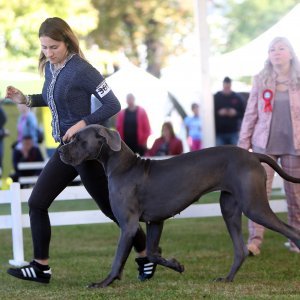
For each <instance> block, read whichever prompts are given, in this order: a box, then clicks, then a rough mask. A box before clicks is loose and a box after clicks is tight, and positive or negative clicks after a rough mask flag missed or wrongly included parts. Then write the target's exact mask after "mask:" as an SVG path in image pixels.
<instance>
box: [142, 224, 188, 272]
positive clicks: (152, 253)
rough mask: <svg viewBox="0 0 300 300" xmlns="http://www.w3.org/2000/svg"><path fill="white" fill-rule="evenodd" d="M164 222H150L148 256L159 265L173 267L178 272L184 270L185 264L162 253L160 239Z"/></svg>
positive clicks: (148, 227)
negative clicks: (163, 255) (164, 256)
mask: <svg viewBox="0 0 300 300" xmlns="http://www.w3.org/2000/svg"><path fill="white" fill-rule="evenodd" d="M163 226H164V223H163V222H148V223H146V227H147V256H148V259H149V260H150V261H151V262H153V263H156V264H158V265H162V266H165V267H168V268H171V269H173V270H175V271H177V272H180V273H181V272H183V271H184V266H183V265H181V264H180V263H179V262H178V261H177V260H176V259H174V258H171V259H165V258H163V257H162V256H161V255H160V251H159V241H160V238H161V234H162V230H163Z"/></svg>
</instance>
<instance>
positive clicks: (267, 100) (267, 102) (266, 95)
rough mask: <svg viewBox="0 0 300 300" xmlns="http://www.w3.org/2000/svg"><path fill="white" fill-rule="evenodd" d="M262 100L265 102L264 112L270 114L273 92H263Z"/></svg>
mask: <svg viewBox="0 0 300 300" xmlns="http://www.w3.org/2000/svg"><path fill="white" fill-rule="evenodd" d="M263 99H264V101H265V107H264V112H271V111H272V104H271V101H272V99H273V91H271V90H269V89H267V90H264V91H263Z"/></svg>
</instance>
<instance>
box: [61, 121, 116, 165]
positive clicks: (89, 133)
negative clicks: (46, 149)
mask: <svg viewBox="0 0 300 300" xmlns="http://www.w3.org/2000/svg"><path fill="white" fill-rule="evenodd" d="M104 145H107V146H108V148H109V149H110V150H112V151H120V150H121V137H120V135H119V133H118V132H117V131H115V130H110V129H108V128H106V127H104V126H101V125H88V126H87V127H85V128H83V129H81V130H80V131H78V132H77V133H76V135H75V136H74V138H73V139H72V141H71V142H69V143H68V144H66V145H63V146H61V147H60V148H59V155H60V158H61V160H62V161H63V162H64V163H66V164H70V165H73V166H76V165H79V164H80V163H82V162H83V161H85V160H92V159H97V158H99V156H100V153H101V151H102V150H103V151H104V148H106V149H107V147H103V146H104Z"/></svg>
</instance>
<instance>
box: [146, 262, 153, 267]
mask: <svg viewBox="0 0 300 300" xmlns="http://www.w3.org/2000/svg"><path fill="white" fill-rule="evenodd" d="M153 265H154V263H152V262H150V263H147V264H144V267H148V266H153Z"/></svg>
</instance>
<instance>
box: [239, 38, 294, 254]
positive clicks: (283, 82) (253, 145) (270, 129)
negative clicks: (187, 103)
mask: <svg viewBox="0 0 300 300" xmlns="http://www.w3.org/2000/svg"><path fill="white" fill-rule="evenodd" d="M299 113H300V64H299V60H298V58H297V57H296V55H295V52H294V50H293V48H292V46H291V44H290V42H289V41H288V40H287V39H286V38H284V37H277V38H275V39H274V40H272V41H271V43H270V45H269V49H268V59H267V60H266V63H265V66H264V68H263V69H262V71H261V72H260V73H259V74H257V75H256V76H255V77H254V80H253V86H252V90H251V93H250V96H249V99H248V103H247V107H246V111H245V116H244V119H243V122H242V126H241V131H240V138H239V142H238V146H240V147H242V148H244V149H247V150H248V149H252V150H253V151H255V152H259V153H264V154H268V155H269V156H271V157H272V158H273V159H274V160H276V161H277V160H278V159H280V162H281V166H282V168H283V170H284V171H285V172H287V173H288V174H289V175H291V176H294V177H300V135H299V130H300V118H299ZM264 167H265V170H266V174H267V193H268V196H270V195H271V191H272V181H273V177H274V171H273V169H271V168H270V167H269V166H266V165H264ZM284 190H285V193H286V200H287V207H288V223H289V224H290V225H291V226H293V227H295V228H298V229H300V185H299V184H293V183H291V182H287V181H285V182H284ZM248 229H249V239H248V245H247V247H248V250H249V251H250V253H251V254H253V255H258V254H260V249H261V244H262V242H263V235H264V227H262V226H261V225H258V224H256V223H254V222H252V221H250V220H249V223H248ZM288 245H289V249H290V250H291V251H294V252H299V249H298V248H297V247H296V246H295V245H294V244H293V243H292V242H290V243H289V244H288Z"/></svg>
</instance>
